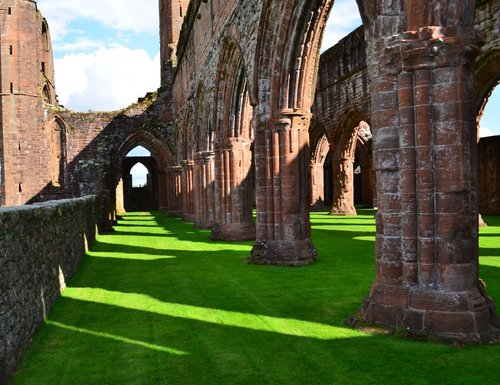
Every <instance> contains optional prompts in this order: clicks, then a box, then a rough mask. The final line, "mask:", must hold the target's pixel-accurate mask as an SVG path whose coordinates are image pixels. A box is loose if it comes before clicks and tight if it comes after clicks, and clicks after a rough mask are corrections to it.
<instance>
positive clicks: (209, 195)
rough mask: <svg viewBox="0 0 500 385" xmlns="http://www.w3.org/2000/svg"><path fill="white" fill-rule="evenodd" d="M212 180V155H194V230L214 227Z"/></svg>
mask: <svg viewBox="0 0 500 385" xmlns="http://www.w3.org/2000/svg"><path fill="white" fill-rule="evenodd" d="M214 179H215V176H214V153H213V152H212V151H206V152H198V153H196V154H195V156H194V180H195V184H194V192H195V202H194V207H195V221H194V227H195V228H198V229H209V228H212V227H214V224H215V217H214V215H215V209H214Z"/></svg>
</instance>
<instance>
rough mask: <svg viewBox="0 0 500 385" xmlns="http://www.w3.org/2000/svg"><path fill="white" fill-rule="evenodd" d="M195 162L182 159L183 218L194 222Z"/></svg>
mask: <svg viewBox="0 0 500 385" xmlns="http://www.w3.org/2000/svg"><path fill="white" fill-rule="evenodd" d="M193 171H194V162H193V161H192V160H184V161H182V219H183V220H185V221H189V222H194V219H195V216H194V191H193V177H194V175H193V174H194V172H193Z"/></svg>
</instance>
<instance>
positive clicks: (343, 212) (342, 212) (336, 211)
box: [330, 206, 358, 216]
mask: <svg viewBox="0 0 500 385" xmlns="http://www.w3.org/2000/svg"><path fill="white" fill-rule="evenodd" d="M330 215H337V216H348V215H358V213H357V212H356V209H355V208H354V206H353V207H343V208H337V207H332V209H331V210H330Z"/></svg>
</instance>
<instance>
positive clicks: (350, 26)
mask: <svg viewBox="0 0 500 385" xmlns="http://www.w3.org/2000/svg"><path fill="white" fill-rule="evenodd" d="M38 7H39V9H40V10H41V12H42V13H43V15H44V16H45V17H46V18H47V20H48V23H49V26H50V31H51V36H52V45H53V50H54V58H55V71H56V74H55V76H56V90H57V94H58V96H59V102H60V103H61V104H63V105H64V106H66V107H68V108H71V109H73V110H76V111H88V110H101V111H102V110H104V111H106V110H117V109H120V108H124V107H126V106H128V105H129V104H131V103H133V102H135V101H136V100H137V98H138V97H141V96H144V95H145V94H146V92H149V91H154V90H156V89H157V88H158V87H159V85H160V58H159V49H160V48H159V28H158V0H141V1H139V0H38ZM359 25H361V19H360V17H359V12H358V9H357V6H356V2H355V0H336V1H335V5H334V7H333V10H332V13H331V15H330V19H329V20H328V24H327V27H326V30H325V35H324V38H323V49H326V48H328V47H330V46H332V45H333V44H335V43H336V42H337V41H338V40H340V39H341V38H342V37H344V36H345V35H347V34H348V33H349V32H350V31H352V30H354V29H355V28H356V27H358V26H359ZM497 88H498V87H497ZM499 118H500V90H497V91H496V92H495V93H494V94H493V96H492V98H490V101H489V103H488V104H487V106H486V110H485V114H484V116H483V119H482V121H481V126H482V129H481V136H490V135H495V134H496V135H500V124H499V123H498V121H499V120H500V119H499Z"/></svg>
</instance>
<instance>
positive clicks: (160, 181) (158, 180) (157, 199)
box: [114, 130, 178, 211]
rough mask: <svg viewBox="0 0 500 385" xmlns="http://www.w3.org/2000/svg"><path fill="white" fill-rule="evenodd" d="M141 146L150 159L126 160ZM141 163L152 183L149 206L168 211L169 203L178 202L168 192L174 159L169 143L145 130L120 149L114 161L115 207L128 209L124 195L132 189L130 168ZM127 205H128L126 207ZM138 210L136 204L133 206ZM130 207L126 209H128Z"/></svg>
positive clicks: (125, 142) (131, 136) (134, 135)
mask: <svg viewBox="0 0 500 385" xmlns="http://www.w3.org/2000/svg"><path fill="white" fill-rule="evenodd" d="M137 146H142V147H144V148H145V149H147V150H148V151H150V153H151V157H145V159H142V158H127V157H126V155H127V154H128V153H129V152H130V151H131V150H132V149H134V148H135V147H137ZM137 162H141V163H143V164H144V165H145V167H146V168H147V169H148V170H149V172H150V173H149V175H150V178H151V179H150V180H151V184H150V185H149V187H148V188H149V189H151V190H150V193H151V194H152V196H151V198H150V199H149V198H148V199H149V201H148V202H149V203H148V204H147V206H148V207H151V208H153V209H160V210H164V211H167V210H168V207H169V202H170V201H177V200H178V198H177V196H175V195H174V194H173V193H172V192H171V191H170V190H169V189H168V187H169V179H168V176H170V174H168V170H170V169H171V160H170V155H169V153H168V149H167V146H166V144H165V143H164V142H163V141H162V140H160V139H158V138H156V137H155V136H154V135H153V134H151V133H150V132H148V131H145V130H139V131H136V132H135V133H133V134H131V135H130V136H129V137H127V139H126V140H125V141H124V142H123V143H122V145H121V146H120V147H119V149H118V151H117V154H116V157H115V159H114V163H115V169H116V170H118V173H119V174H118V175H116V176H115V178H116V179H115V188H116V194H115V197H116V207H117V208H120V207H123V206H127V204H126V202H124V201H125V199H124V198H125V197H124V192H126V190H127V189H128V188H130V187H131V180H130V169H131V168H132V167H133V166H134V165H135V164H136V163H137ZM124 203H125V204H124ZM133 206H134V207H137V205H133ZM125 208H127V207H125Z"/></svg>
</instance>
